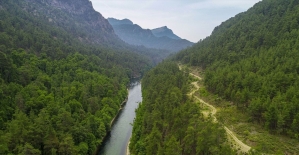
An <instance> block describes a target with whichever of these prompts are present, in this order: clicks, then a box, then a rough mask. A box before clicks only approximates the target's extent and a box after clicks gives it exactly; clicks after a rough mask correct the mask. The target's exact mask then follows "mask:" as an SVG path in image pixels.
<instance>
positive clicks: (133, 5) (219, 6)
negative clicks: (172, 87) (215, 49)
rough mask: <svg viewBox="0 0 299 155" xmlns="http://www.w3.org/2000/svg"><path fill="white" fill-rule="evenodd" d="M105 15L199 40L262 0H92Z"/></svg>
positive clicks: (191, 39) (96, 8) (95, 6)
mask: <svg viewBox="0 0 299 155" xmlns="http://www.w3.org/2000/svg"><path fill="white" fill-rule="evenodd" d="M90 1H91V2H92V4H93V7H94V9H95V10H96V11H98V12H100V13H101V14H102V15H103V16H104V17H105V18H109V17H113V18H116V19H124V18H127V19H130V20H131V21H132V22H133V23H134V24H138V25H139V26H141V27H142V28H144V29H154V28H158V27H162V26H167V27H168V28H170V29H172V30H173V32H174V33H175V34H176V35H178V36H179V37H181V38H184V39H187V40H190V41H192V42H198V41H199V40H200V39H204V38H206V37H207V36H209V35H210V34H211V33H212V31H213V29H214V28H215V27H216V26H218V25H220V24H221V23H222V22H224V21H226V20H228V19H229V18H231V17H234V16H235V15H237V14H239V13H241V12H244V11H246V10H248V9H249V8H251V7H252V6H253V5H254V4H255V3H257V2H259V1H260V0H90Z"/></svg>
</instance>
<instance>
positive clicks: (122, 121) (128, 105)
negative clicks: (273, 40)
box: [98, 81, 142, 155]
mask: <svg viewBox="0 0 299 155" xmlns="http://www.w3.org/2000/svg"><path fill="white" fill-rule="evenodd" d="M128 94H129V95H128V99H127V101H126V102H123V104H122V106H121V108H120V110H119V114H118V116H117V117H115V119H114V120H113V121H111V123H110V124H111V126H112V127H111V131H110V132H109V134H108V136H107V138H106V139H105V141H103V143H102V146H101V147H100V150H99V152H98V155H114V154H117V155H126V154H128V153H129V151H128V150H129V149H128V146H129V140H130V137H131V133H132V125H131V124H132V123H133V121H134V118H135V110H136V108H137V107H138V105H139V103H140V102H142V93H141V83H140V82H139V81H135V82H132V83H131V85H130V87H129V93H128Z"/></svg>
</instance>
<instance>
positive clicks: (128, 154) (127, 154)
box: [126, 136, 132, 155]
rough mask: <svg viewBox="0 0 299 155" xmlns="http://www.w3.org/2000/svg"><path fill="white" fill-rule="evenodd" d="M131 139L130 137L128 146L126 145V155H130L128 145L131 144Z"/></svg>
mask: <svg viewBox="0 0 299 155" xmlns="http://www.w3.org/2000/svg"><path fill="white" fill-rule="evenodd" d="M131 137H132V136H131ZM131 137H130V139H129V141H128V144H127V151H126V152H127V153H126V155H130V149H129V146H130V143H131Z"/></svg>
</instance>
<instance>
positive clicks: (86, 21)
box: [25, 0, 119, 43]
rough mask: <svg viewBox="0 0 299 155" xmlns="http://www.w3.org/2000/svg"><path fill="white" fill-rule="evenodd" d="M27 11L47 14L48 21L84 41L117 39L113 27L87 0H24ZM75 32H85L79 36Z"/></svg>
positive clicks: (100, 41) (97, 41)
mask: <svg viewBox="0 0 299 155" xmlns="http://www.w3.org/2000/svg"><path fill="white" fill-rule="evenodd" d="M25 1H26V2H28V5H27V8H26V9H28V11H32V12H34V14H36V15H39V14H42V16H47V17H48V18H49V21H51V22H53V23H54V24H56V25H57V26H60V27H62V28H64V29H65V30H66V31H68V32H70V31H71V32H72V33H73V34H74V35H75V37H78V38H80V40H82V38H83V41H85V42H92V43H103V42H110V43H111V42H115V41H117V40H119V39H118V37H117V36H116V34H115V33H114V30H113V27H112V26H111V25H110V24H109V22H108V21H107V19H105V18H104V17H103V16H102V15H101V14H100V13H99V12H97V11H95V10H94V8H93V6H92V3H91V1H89V0H25ZM77 32H85V33H86V34H87V35H86V34H85V35H83V36H80V34H77Z"/></svg>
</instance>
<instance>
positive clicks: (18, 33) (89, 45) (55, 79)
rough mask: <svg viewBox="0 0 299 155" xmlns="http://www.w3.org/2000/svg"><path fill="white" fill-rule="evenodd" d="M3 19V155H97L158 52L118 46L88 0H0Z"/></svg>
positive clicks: (0, 30) (0, 113) (0, 68)
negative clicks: (137, 79) (133, 83)
mask: <svg viewBox="0 0 299 155" xmlns="http://www.w3.org/2000/svg"><path fill="white" fill-rule="evenodd" d="M0 16H1V19H0V105H1V106H0V139H1V140H0V154H36V155H37V154H43V155H49V154H84V155H85V154H86V155H91V154H95V152H96V150H97V147H98V146H99V145H100V144H101V143H102V142H103V139H104V137H105V136H106V133H108V132H109V131H110V129H111V126H110V122H111V121H112V120H113V118H114V117H115V116H116V115H117V113H118V111H119V108H120V107H121V103H122V102H123V101H124V100H125V99H126V98H127V95H128V92H127V86H128V85H129V82H130V80H131V79H132V78H134V77H140V76H142V75H143V74H144V73H145V72H146V71H147V70H149V69H150V68H151V66H152V62H151V61H150V59H154V58H157V59H160V58H161V57H160V56H159V54H157V53H160V52H161V51H158V50H152V49H145V48H141V47H134V46H131V45H128V44H126V43H124V42H123V41H121V40H120V39H119V38H118V37H117V35H116V34H115V33H114V30H113V28H112V27H111V25H110V24H109V23H108V21H107V20H106V19H104V18H103V17H102V16H101V14H100V13H97V12H95V11H94V9H93V8H92V5H91V3H90V1H88V0H42V1H40V0H8V1H0ZM154 55H158V57H157V56H154ZM160 60H161V59H160Z"/></svg>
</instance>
